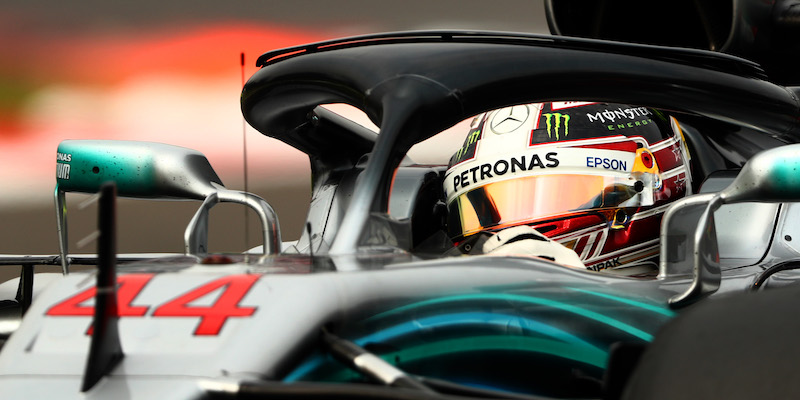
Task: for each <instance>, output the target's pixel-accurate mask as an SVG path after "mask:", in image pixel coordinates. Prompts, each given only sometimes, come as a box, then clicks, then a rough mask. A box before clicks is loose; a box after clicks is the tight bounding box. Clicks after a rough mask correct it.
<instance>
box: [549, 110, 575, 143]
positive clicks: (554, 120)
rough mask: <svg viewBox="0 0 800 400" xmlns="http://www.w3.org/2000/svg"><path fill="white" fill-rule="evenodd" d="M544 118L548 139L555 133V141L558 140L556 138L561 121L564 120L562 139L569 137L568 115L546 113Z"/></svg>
mask: <svg viewBox="0 0 800 400" xmlns="http://www.w3.org/2000/svg"><path fill="white" fill-rule="evenodd" d="M544 118H545V119H544V121H545V123H546V124H547V136H548V137H550V138H552V137H553V133H555V136H556V140H558V139H560V138H559V136H558V132H559V131H560V130H561V120H562V119H563V120H564V137H567V135H569V114H561V113H548V114H544ZM553 125H555V126H553ZM554 129H555V130H554Z"/></svg>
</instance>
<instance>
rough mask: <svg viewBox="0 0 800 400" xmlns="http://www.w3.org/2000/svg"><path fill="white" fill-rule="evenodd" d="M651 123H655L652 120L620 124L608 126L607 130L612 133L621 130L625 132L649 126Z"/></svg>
mask: <svg viewBox="0 0 800 400" xmlns="http://www.w3.org/2000/svg"><path fill="white" fill-rule="evenodd" d="M651 123H653V120H651V119H643V120H641V121H633V122H623V123H618V124H611V125H606V128H607V129H608V130H610V131H620V130H623V129H628V128H635V127H637V126H645V125H649V124H651Z"/></svg>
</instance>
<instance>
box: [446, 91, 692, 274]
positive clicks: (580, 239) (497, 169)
mask: <svg viewBox="0 0 800 400" xmlns="http://www.w3.org/2000/svg"><path fill="white" fill-rule="evenodd" d="M444 191H445V195H446V197H447V199H446V201H447V207H448V211H449V213H448V214H449V215H448V231H449V236H450V238H451V239H453V240H454V241H455V242H456V243H461V242H465V241H469V240H470V238H474V236H473V235H476V234H478V233H480V232H495V231H499V230H502V229H504V228H507V227H511V226H516V225H522V224H525V225H530V226H532V227H533V228H535V229H536V230H537V231H539V232H540V233H542V234H544V235H546V236H547V237H549V238H551V239H553V240H555V241H557V242H559V243H561V244H563V245H564V246H566V247H568V248H570V249H572V250H574V251H575V252H576V253H577V254H578V256H579V257H580V259H581V260H582V261H583V263H584V264H585V265H586V268H588V269H591V270H595V271H599V270H605V271H608V272H619V273H622V274H625V275H638V274H647V273H651V272H652V271H653V268H656V267H657V265H658V258H657V257H658V253H659V227H660V223H661V217H662V215H663V213H664V211H665V209H666V208H667V207H668V206H669V205H670V203H671V202H673V201H675V200H677V199H680V198H682V197H684V196H686V195H688V194H691V191H692V188H691V175H690V171H689V153H688V151H686V146H685V144H684V141H683V140H682V134H681V131H680V126H679V125H678V122H677V120H675V119H674V118H673V117H670V116H667V115H665V114H664V113H662V112H660V111H657V110H654V109H650V108H645V107H637V106H630V105H623V104H611V103H590V102H576V101H572V102H552V103H538V104H523V105H516V106H513V107H507V108H503V109H499V110H494V111H490V112H487V113H484V114H482V115H479V116H477V117H476V118H475V119H474V120H473V121H472V123H471V125H470V129H469V133H468V135H467V138H466V140H465V141H464V145H463V146H462V147H461V149H459V150H458V151H457V152H456V153H455V154H454V155H453V156H452V158H451V159H450V164H449V168H448V169H447V172H446V174H445V179H444Z"/></svg>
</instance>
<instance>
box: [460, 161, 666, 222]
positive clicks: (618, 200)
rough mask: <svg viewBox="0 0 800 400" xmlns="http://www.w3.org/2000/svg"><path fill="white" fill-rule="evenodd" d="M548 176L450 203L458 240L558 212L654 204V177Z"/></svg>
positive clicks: (488, 188) (497, 185) (487, 188)
mask: <svg viewBox="0 0 800 400" xmlns="http://www.w3.org/2000/svg"><path fill="white" fill-rule="evenodd" d="M638 175H639V176H638V177H637V178H633V177H631V175H628V174H610V175H579V174H546V175H534V176H528V177H524V178H517V179H509V180H504V181H499V182H492V183H489V184H486V185H483V186H481V187H478V188H476V189H473V190H471V191H469V192H465V193H462V194H461V195H459V196H457V197H455V198H454V199H452V200H451V201H450V204H449V206H448V207H449V215H450V221H449V223H448V227H449V231H450V232H449V233H450V236H451V237H453V238H457V237H463V236H468V235H471V234H473V233H476V232H479V231H483V230H486V229H490V228H497V227H504V226H510V225H515V224H519V223H527V222H533V221H535V220H539V219H542V218H545V217H549V216H555V215H558V214H563V213H568V212H575V211H585V210H595V209H597V210H599V209H606V208H620V207H640V206H650V205H652V204H653V188H654V175H652V174H649V173H644V174H638Z"/></svg>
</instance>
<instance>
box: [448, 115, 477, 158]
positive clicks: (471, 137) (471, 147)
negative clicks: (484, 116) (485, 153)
mask: <svg viewBox="0 0 800 400" xmlns="http://www.w3.org/2000/svg"><path fill="white" fill-rule="evenodd" d="M483 124H484V122H483V121H481V123H480V124H479V125H478V126H477V127H475V128H472V129H470V130H469V133H468V134H467V138H466V139H464V144H463V145H462V146H461V148H460V149H458V151H456V152H455V154H453V156H452V157H450V167H452V166H454V165H456V164H458V163H460V162H462V161H465V160H469V159H472V158H473V157H475V152H476V151H477V149H478V142H479V141H480V140H481V135H482V134H483Z"/></svg>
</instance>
